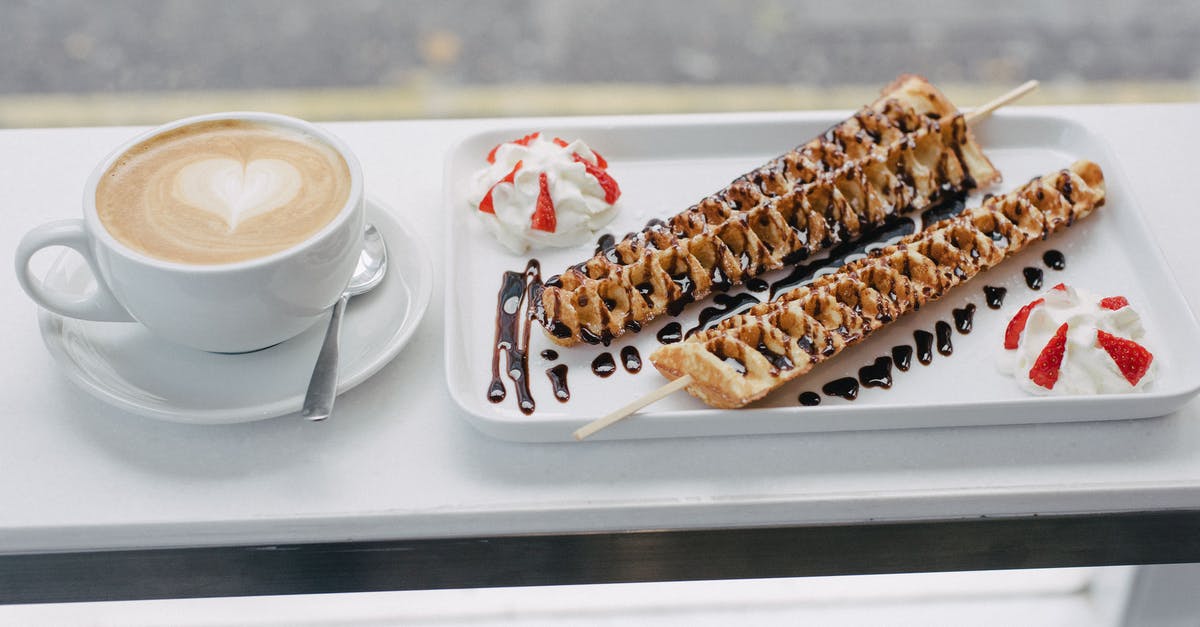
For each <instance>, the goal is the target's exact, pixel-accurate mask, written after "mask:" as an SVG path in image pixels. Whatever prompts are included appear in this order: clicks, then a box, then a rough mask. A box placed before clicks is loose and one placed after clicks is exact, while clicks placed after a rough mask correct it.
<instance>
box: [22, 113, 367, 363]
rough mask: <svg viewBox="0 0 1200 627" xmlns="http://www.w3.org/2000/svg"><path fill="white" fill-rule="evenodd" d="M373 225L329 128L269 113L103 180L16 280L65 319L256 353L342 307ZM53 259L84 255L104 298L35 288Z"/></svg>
mask: <svg viewBox="0 0 1200 627" xmlns="http://www.w3.org/2000/svg"><path fill="white" fill-rule="evenodd" d="M365 211H366V209H365V202H364V195H363V180H362V170H361V168H360V167H359V164H358V161H357V159H355V157H354V155H353V154H352V153H351V152H350V150H349V149H348V148H347V147H346V146H345V144H344V143H343V142H342V141H341V140H339V139H338V138H337V137H335V136H333V135H332V134H330V133H328V132H326V131H324V130H322V129H320V128H319V127H317V126H314V125H312V124H310V123H308V122H305V121H303V120H298V119H295V118H291V117H287V116H283V115H276V114H270V113H241V112H239V113H217V114H212V115H204V116H198V117H193V118H187V119H184V120H179V121H176V122H172V123H170V124H167V125H165V126H162V127H159V128H157V129H154V130H152V131H149V132H147V133H145V134H142V135H140V136H138V137H135V138H134V139H132V140H130V141H129V142H128V143H126V144H124V145H122V146H121V147H119V148H117V149H116V150H115V151H113V153H112V154H111V155H109V156H108V157H107V158H106V159H104V161H102V162H101V163H100V164H99V165H98V166H96V169H95V170H94V171H93V172H92V174H91V176H90V177H89V178H88V181H87V184H86V186H85V188H84V193H83V217H82V219H78V218H76V219H68V220H60V221H56V222H50V223H47V224H43V225H41V226H39V227H36V228H34V229H33V230H31V231H30V232H29V233H27V234H26V235H25V237H24V238H23V239H22V240H21V242H20V244H19V245H18V246H17V252H16V270H17V278H18V280H19V282H20V284H21V287H22V288H23V289H24V290H25V292H26V293H27V294H29V296H30V298H32V299H33V300H34V301H35V302H37V304H38V305H40V306H42V307H44V308H45V309H47V310H49V311H51V312H54V313H56V314H58V315H61V316H66V317H70V318H78V319H81V320H95V321H105V322H137V323H140V324H142V325H144V326H145V327H146V328H147V329H149V330H150V331H151V332H153V333H154V334H155V335H157V336H159V337H161V338H163V339H165V340H168V341H171V342H174V343H176V344H182V345H184V346H190V347H193V348H197V349H200V350H205V351H213V352H226V353H238V352H246V351H252V350H258V349H261V348H266V347H268V346H272V345H275V344H278V343H279V342H282V341H284V340H287V339H289V338H291V337H294V336H296V335H298V334H300V333H301V332H303V331H304V330H305V329H307V328H308V327H310V326H311V325H312V324H313V323H315V322H316V321H317V320H318V319H320V318H321V317H322V315H323V314H324V312H326V311H327V310H328V309H329V308H330V307H331V306H332V305H333V304H334V303H335V302H336V301H337V299H338V298H339V297H340V296H341V293H342V290H344V289H345V287H346V285H347V283H348V282H349V280H350V276H351V274H353V272H354V269H355V265H356V263H357V261H358V257H359V253H360V252H361V250H362V242H363V227H364V222H365ZM54 246H65V247H67V248H72V249H74V250H75V251H76V252H78V253H79V254H80V255H82V257H83V259H84V260H85V261H86V262H87V265H88V266H89V268H90V270H91V272H92V274H93V275H94V276H95V279H96V289H95V291H94V292H92V293H89V294H74V293H64V292H61V291H57V290H55V289H53V288H52V287H49V286H47V285H46V284H45V283H44V282H43V281H41V280H40V279H38V278H37V277H35V276H33V274H32V272H31V270H30V267H29V262H30V259H31V258H32V257H33V255H34V254H35V253H36V252H37V251H39V250H41V249H44V248H48V247H54Z"/></svg>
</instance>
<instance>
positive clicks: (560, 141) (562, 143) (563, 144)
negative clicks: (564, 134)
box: [554, 137, 567, 148]
mask: <svg viewBox="0 0 1200 627" xmlns="http://www.w3.org/2000/svg"><path fill="white" fill-rule="evenodd" d="M554 144H555V145H556V146H559V147H562V148H566V147H567V140H565V139H563V138H561V137H555V138H554Z"/></svg>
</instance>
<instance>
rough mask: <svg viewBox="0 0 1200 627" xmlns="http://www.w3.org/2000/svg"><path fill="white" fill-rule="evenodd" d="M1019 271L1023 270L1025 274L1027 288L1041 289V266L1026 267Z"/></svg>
mask: <svg viewBox="0 0 1200 627" xmlns="http://www.w3.org/2000/svg"><path fill="white" fill-rule="evenodd" d="M1021 272H1023V273H1024V274H1025V285H1028V286H1029V289H1031V290H1040V289H1042V269H1041V268H1033V267H1027V268H1025V269H1024V270H1022V271H1021Z"/></svg>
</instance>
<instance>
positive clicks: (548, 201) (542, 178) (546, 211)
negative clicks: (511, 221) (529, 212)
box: [529, 172, 558, 233]
mask: <svg viewBox="0 0 1200 627" xmlns="http://www.w3.org/2000/svg"><path fill="white" fill-rule="evenodd" d="M538 187H539V189H538V197H537V206H536V207H534V209H533V217H532V218H530V221H529V223H530V226H531V227H533V228H534V229H535V230H538V231H547V232H549V233H553V232H554V229H556V228H558V216H557V215H555V213H554V199H552V198H550V180H549V179H548V178H546V173H545V172H542V173H541V174H539V175H538Z"/></svg>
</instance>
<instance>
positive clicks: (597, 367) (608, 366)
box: [592, 352, 617, 378]
mask: <svg viewBox="0 0 1200 627" xmlns="http://www.w3.org/2000/svg"><path fill="white" fill-rule="evenodd" d="M616 371H617V362H615V361H613V356H612V353H608V352H604V353H600V354H599V355H597V356H596V358H595V359H593V360H592V373H593V374H595V375H596V376H597V377H600V378H605V377H611V376H612V373H614V372H616Z"/></svg>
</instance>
